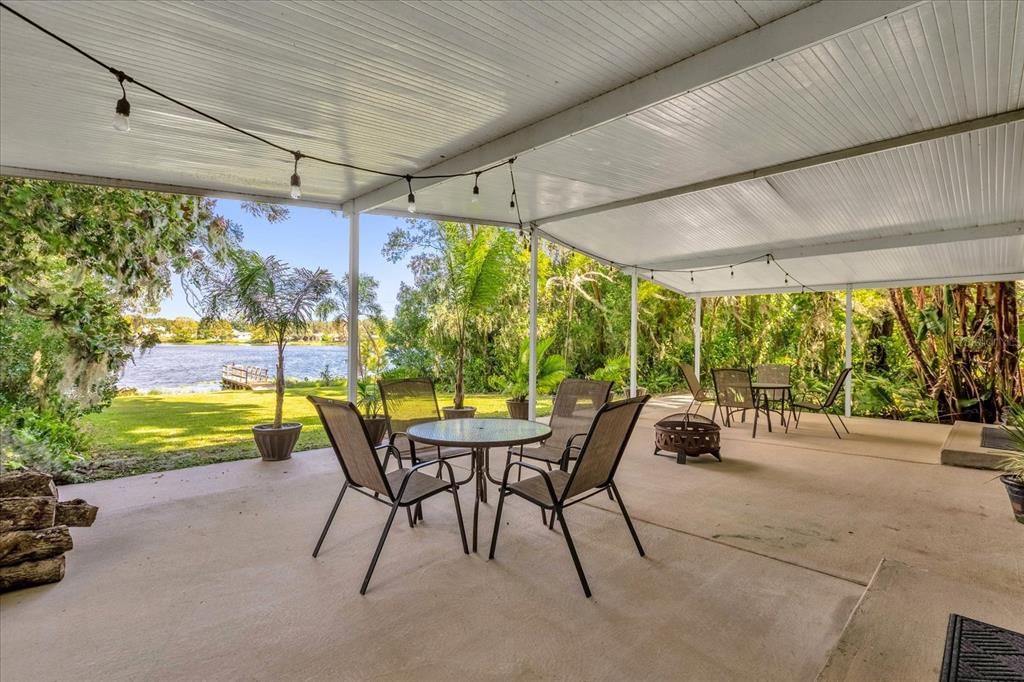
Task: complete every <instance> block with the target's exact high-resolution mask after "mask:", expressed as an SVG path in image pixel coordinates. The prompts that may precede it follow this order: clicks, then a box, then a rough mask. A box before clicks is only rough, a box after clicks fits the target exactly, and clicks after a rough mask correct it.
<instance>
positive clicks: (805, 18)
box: [355, 0, 920, 211]
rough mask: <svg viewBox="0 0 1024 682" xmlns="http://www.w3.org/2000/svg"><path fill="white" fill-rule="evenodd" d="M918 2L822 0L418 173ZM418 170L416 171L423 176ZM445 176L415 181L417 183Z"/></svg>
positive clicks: (511, 146) (680, 87)
mask: <svg viewBox="0 0 1024 682" xmlns="http://www.w3.org/2000/svg"><path fill="white" fill-rule="evenodd" d="M919 1H920V0H824V1H822V2H818V3H816V4H814V5H810V6H809V7H805V8H803V9H801V10H798V11H796V12H793V13H792V14H788V15H786V16H785V17H782V18H780V19H777V20H776V21H773V22H771V23H770V24H766V25H764V26H761V27H760V28H756V29H754V30H752V31H748V32H747V33H744V34H743V35H740V36H737V37H736V38H733V39H732V40H729V41H726V42H724V43H721V44H720V45H716V46H715V47H712V48H709V49H707V50H705V51H703V52H701V53H699V54H696V55H693V56H692V57H688V58H686V59H683V60H681V61H679V62H676V63H675V64H672V65H670V66H667V67H665V68H663V69H661V70H659V71H655V72H654V73H652V74H649V75H647V76H644V77H642V78H638V79H637V80H635V81H632V82H630V83H627V84H625V85H623V86H621V87H618V88H616V89H614V90H610V91H608V92H606V93H604V94H602V95H598V96H597V97H594V98H592V99H590V100H587V101H586V102H582V103H580V104H577V105H575V106H573V107H570V108H569V109H565V110H563V111H561V112H559V113H557V114H553V115H552V116H549V117H547V118H545V119H542V120H540V121H537V122H536V123H533V124H531V125H528V126H526V127H525V128H521V129H519V130H517V131H514V132H512V133H509V134H507V135H504V136H502V137H499V138H497V139H494V140H492V141H490V142H487V143H485V144H483V145H480V146H479V147H475V148H473V149H471V150H469V151H467V152H464V153H462V154H459V155H457V156H454V157H452V158H450V159H447V160H445V161H442V162H441V163H438V164H436V165H434V166H430V167H429V168H424V169H421V170H420V171H418V172H417V173H418V174H447V173H469V172H472V171H475V170H478V169H480V168H483V167H485V166H489V165H491V164H494V163H498V162H500V161H504V160H505V159H509V158H511V157H513V156H516V155H518V154H522V153H524V152H527V151H530V150H532V149H537V148H538V147H543V146H545V145H548V144H551V143H552V142H557V141H558V140H561V139H564V138H566V137H569V136H571V135H574V134H576V133H579V132H582V131H584V130H588V129H590V128H593V127H595V126H599V125H601V124H603V123H608V122H609V121H614V120H615V119H618V118H622V117H623V116H627V115H629V114H631V113H634V112H636V111H640V110H642V109H646V108H648V107H650V106H653V105H655V104H659V103H661V102H664V101H666V100H669V99H672V98H674V97H679V96H681V95H685V94H686V93H688V92H691V91H693V90H696V89H698V88H701V87H704V86H706V85H709V84H711V83H715V82H716V81H719V80H721V79H723V78H727V77H729V76H733V75H735V74H737V73H741V72H743V71H747V70H749V69H752V68H754V67H756V66H758V65H759V64H763V63H765V62H768V61H771V60H773V59H777V58H779V57H782V56H784V55H787V54H790V53H792V52H796V51H798V50H801V49H804V48H806V47H808V46H811V45H814V44H817V43H819V42H821V41H823V40H827V39H828V38H831V37H833V36H835V35H839V34H842V33H846V32H847V31H851V30H853V29H855V28H857V27H859V26H862V25H864V24H867V23H870V22H872V21H876V20H878V19H880V18H884V17H886V16H888V15H889V14H892V13H895V12H899V11H901V10H904V9H906V8H908V7H911V6H913V5H916V4H919ZM417 173H414V175H415V174H417ZM439 182H443V179H433V180H422V181H417V183H416V189H417V190H420V189H424V188H426V187H430V186H431V185H434V184H437V183H439ZM408 191H409V189H408V187H407V186H406V183H405V180H396V181H394V182H390V183H388V184H387V185H385V186H383V187H380V188H378V189H376V190H373V191H370V192H367V193H365V194H363V195H361V196H358V197H356V198H355V202H356V209H357V210H359V211H371V210H373V209H375V208H378V207H380V206H383V205H384V204H387V203H389V202H391V201H394V200H395V199H399V198H401V197H404V196H405V195H406V194H407V193H408Z"/></svg>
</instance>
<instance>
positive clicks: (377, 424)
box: [363, 417, 388, 445]
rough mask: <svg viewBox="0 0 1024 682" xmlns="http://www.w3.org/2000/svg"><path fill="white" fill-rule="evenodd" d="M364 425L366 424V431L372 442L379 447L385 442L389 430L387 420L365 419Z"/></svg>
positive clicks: (377, 418) (380, 418)
mask: <svg viewBox="0 0 1024 682" xmlns="http://www.w3.org/2000/svg"><path fill="white" fill-rule="evenodd" d="M363 423H364V424H366V431H367V433H369V434H370V442H372V443H373V444H374V445H377V444H379V443H380V442H381V441H382V440H384V434H385V433H386V432H387V430H388V420H387V419H385V418H384V417H364V418H363Z"/></svg>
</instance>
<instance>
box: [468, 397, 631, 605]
mask: <svg viewBox="0 0 1024 682" xmlns="http://www.w3.org/2000/svg"><path fill="white" fill-rule="evenodd" d="M648 400H650V396H641V397H637V398H629V399H627V400H620V401H617V402H613V403H607V404H605V405H604V406H603V407H602V408H601V409H600V410H598V413H597V416H596V418H595V419H594V421H593V423H592V424H591V426H590V430H589V432H588V433H587V437H586V440H584V441H583V445H582V446H580V449H579V452H578V454H577V457H576V464H575V465H574V466H573V468H572V471H563V470H561V469H558V470H555V471H545V470H544V469H542V468H541V467H539V466H537V465H535V464H530V463H529V462H509V464H508V465H507V466H506V467H505V473H504V474H503V475H502V480H501V488H500V491H499V493H500V497H499V499H498V510H497V512H496V514H495V517H494V533H493V535H492V536H491V551H490V553H489V554H488V558H489V559H493V558H494V550H495V548H496V547H497V544H498V531H499V530H500V529H501V512H502V509H503V507H504V505H505V498H506V497H508V496H509V495H516V496H517V497H521V498H523V499H525V500H526V501H528V502H532V503H533V504H535V505H537V506H539V507H540V508H541V509H546V510H550V511H551V516H552V523H553V522H554V518H555V517H557V518H558V523H559V524H560V525H561V527H562V536H563V537H564V538H565V543H566V544H567V545H568V546H569V554H570V555H571V556H572V561H573V564H575V565H576V572H577V573H578V574H579V577H580V583H581V584H582V585H583V593H584V594H585V595H586V596H587V597H589V596H590V585H589V584H588V583H587V576H586V575H585V574H584V573H583V566H582V564H580V558H579V555H577V554H576V546H575V545H574V544H573V542H572V536H571V535H570V534H569V527H568V526H567V525H566V523H565V514H564V509H565V508H566V507H568V506H570V505H574V504H576V503H577V502H582V501H583V500H586V499H589V498H590V497H593V496H594V495H598V494H600V493H601V492H603V491H606V490H607V491H608V493H609V495H613V496H614V499H615V501H616V502H618V503H619V510H620V511H621V512H622V517H623V518H624V519H625V520H626V526H627V527H628V528H629V532H630V535H632V536H633V542H635V543H636V548H637V551H639V552H640V556H643V555H644V548H643V545H641V544H640V538H639V537H638V536H637V534H636V529H635V528H633V522H632V521H631V520H630V518H629V513H628V512H626V506H625V505H624V504H623V503H622V495H621V494H620V493H619V490H618V488H616V487H615V480H614V479H615V471H616V470H617V469H618V467H619V461H620V460H621V459H622V453H623V452H625V450H626V444H627V443H628V442H629V437H630V435H631V434H632V433H633V427H634V426H636V421H637V418H638V417H639V416H640V411H641V410H642V409H643V407H644V404H645V403H646V402H647V401H648ZM568 449H569V447H567V448H566V450H568ZM513 467H516V468H519V469H529V470H530V471H533V472H535V473H536V474H537V475H536V476H530V477H529V478H524V479H523V480H521V481H518V482H516V483H509V482H508V478H509V474H511V473H512V468H513Z"/></svg>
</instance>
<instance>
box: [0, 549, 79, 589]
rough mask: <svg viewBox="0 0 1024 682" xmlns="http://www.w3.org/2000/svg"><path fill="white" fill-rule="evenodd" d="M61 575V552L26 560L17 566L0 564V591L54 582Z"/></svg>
mask: <svg viewBox="0 0 1024 682" xmlns="http://www.w3.org/2000/svg"><path fill="white" fill-rule="evenodd" d="M63 577H64V555H63V554H62V555H60V556H57V557H53V558H52V559H43V560H42V561H26V562H25V563H22V564H18V565H17V566H0V592H7V591H9V590H16V589H18V588H21V587H32V586H33V585H45V584H47V583H55V582H57V581H58V580H60V579H61V578H63Z"/></svg>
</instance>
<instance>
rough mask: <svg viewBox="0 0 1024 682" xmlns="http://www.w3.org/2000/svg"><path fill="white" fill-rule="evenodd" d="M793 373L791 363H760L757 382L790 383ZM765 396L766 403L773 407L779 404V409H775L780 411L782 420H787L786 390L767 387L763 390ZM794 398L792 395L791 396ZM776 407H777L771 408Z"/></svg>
mask: <svg viewBox="0 0 1024 682" xmlns="http://www.w3.org/2000/svg"><path fill="white" fill-rule="evenodd" d="M790 374H791V368H790V366H789V365H782V364H769V365H758V366H757V374H756V376H757V382H758V383H765V384H788V383H789V379H790ZM761 394H762V395H763V396H764V401H765V403H766V404H767V405H768V406H769V408H771V406H772V405H778V409H777V410H775V411H776V412H778V413H779V417H780V418H781V419H782V422H783V423H785V422H786V392H785V391H784V390H782V389H779V388H775V389H765V390H762V391H761ZM790 399H791V400H792V397H791V398H790ZM771 409H775V408H771Z"/></svg>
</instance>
